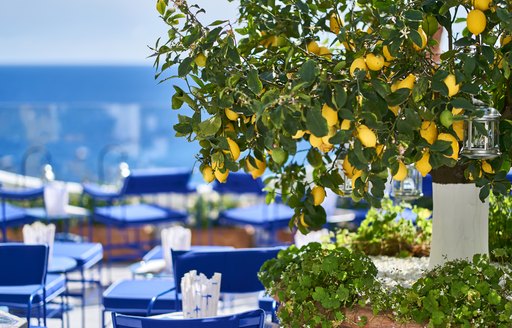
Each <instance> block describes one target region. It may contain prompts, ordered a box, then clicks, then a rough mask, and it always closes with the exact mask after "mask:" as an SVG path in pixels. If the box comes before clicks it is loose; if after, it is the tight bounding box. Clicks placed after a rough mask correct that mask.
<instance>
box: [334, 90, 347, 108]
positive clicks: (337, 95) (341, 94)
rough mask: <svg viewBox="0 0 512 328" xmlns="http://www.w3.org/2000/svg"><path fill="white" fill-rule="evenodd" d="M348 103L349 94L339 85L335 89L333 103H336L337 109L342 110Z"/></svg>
mask: <svg viewBox="0 0 512 328" xmlns="http://www.w3.org/2000/svg"><path fill="white" fill-rule="evenodd" d="M346 101H347V92H346V91H345V89H343V88H342V87H340V86H339V85H336V86H335V87H334V94H333V102H334V103H335V105H336V107H337V108H342V107H343V106H344V105H345V102H346Z"/></svg>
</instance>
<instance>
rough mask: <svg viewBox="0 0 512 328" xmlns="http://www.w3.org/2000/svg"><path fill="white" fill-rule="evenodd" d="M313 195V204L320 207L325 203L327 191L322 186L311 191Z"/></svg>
mask: <svg viewBox="0 0 512 328" xmlns="http://www.w3.org/2000/svg"><path fill="white" fill-rule="evenodd" d="M311 195H313V204H314V205H315V206H318V205H320V204H322V203H323V202H324V199H325V189H324V187H321V186H315V187H314V188H313V189H312V190H311Z"/></svg>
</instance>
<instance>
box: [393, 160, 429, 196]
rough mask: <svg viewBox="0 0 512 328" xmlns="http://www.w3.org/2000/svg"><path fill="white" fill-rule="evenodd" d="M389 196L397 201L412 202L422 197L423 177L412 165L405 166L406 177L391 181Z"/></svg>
mask: <svg viewBox="0 0 512 328" xmlns="http://www.w3.org/2000/svg"><path fill="white" fill-rule="evenodd" d="M391 196H393V197H394V198H396V199H398V200H405V201H412V200H416V199H418V198H420V197H421V196H423V177H422V176H421V174H420V172H419V171H418V170H416V167H415V166H414V164H410V165H407V177H406V178H405V179H403V180H402V181H397V180H394V179H393V180H392V181H391Z"/></svg>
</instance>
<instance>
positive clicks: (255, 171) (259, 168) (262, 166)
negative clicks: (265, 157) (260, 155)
mask: <svg viewBox="0 0 512 328" xmlns="http://www.w3.org/2000/svg"><path fill="white" fill-rule="evenodd" d="M254 161H255V162H256V167H254V166H252V164H251V161H249V159H248V158H247V159H246V160H245V163H246V165H247V170H248V171H249V173H250V174H251V175H252V178H253V179H257V178H259V177H261V176H262V175H263V173H265V170H266V168H267V163H266V162H265V161H260V160H259V159H257V158H254Z"/></svg>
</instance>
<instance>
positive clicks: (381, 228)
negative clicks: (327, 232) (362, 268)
mask: <svg viewBox="0 0 512 328" xmlns="http://www.w3.org/2000/svg"><path fill="white" fill-rule="evenodd" d="M381 205H382V207H381V208H371V209H370V210H369V211H368V215H367V216H366V219H365V220H364V221H363V222H362V223H361V226H359V228H358V229H357V231H356V232H353V233H351V232H349V231H347V230H341V231H339V232H338V233H337V234H336V242H337V244H338V245H340V246H346V247H350V248H352V249H355V250H359V251H362V252H363V253H365V254H366V255H388V256H399V257H407V256H411V255H412V256H426V255H428V254H429V249H430V239H431V236H432V220H430V216H431V214H432V213H431V211H430V210H428V209H425V208H419V207H417V206H414V207H411V205H409V204H406V203H402V204H399V205H394V204H393V201H392V200H390V199H388V198H384V199H383V200H382V204H381ZM406 208H412V212H413V213H415V214H416V215H417V218H416V226H415V225H414V224H413V223H412V222H411V221H410V220H406V219H404V218H402V217H401V216H400V215H401V213H403V212H404V210H405V209H406ZM397 218H398V219H397Z"/></svg>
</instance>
